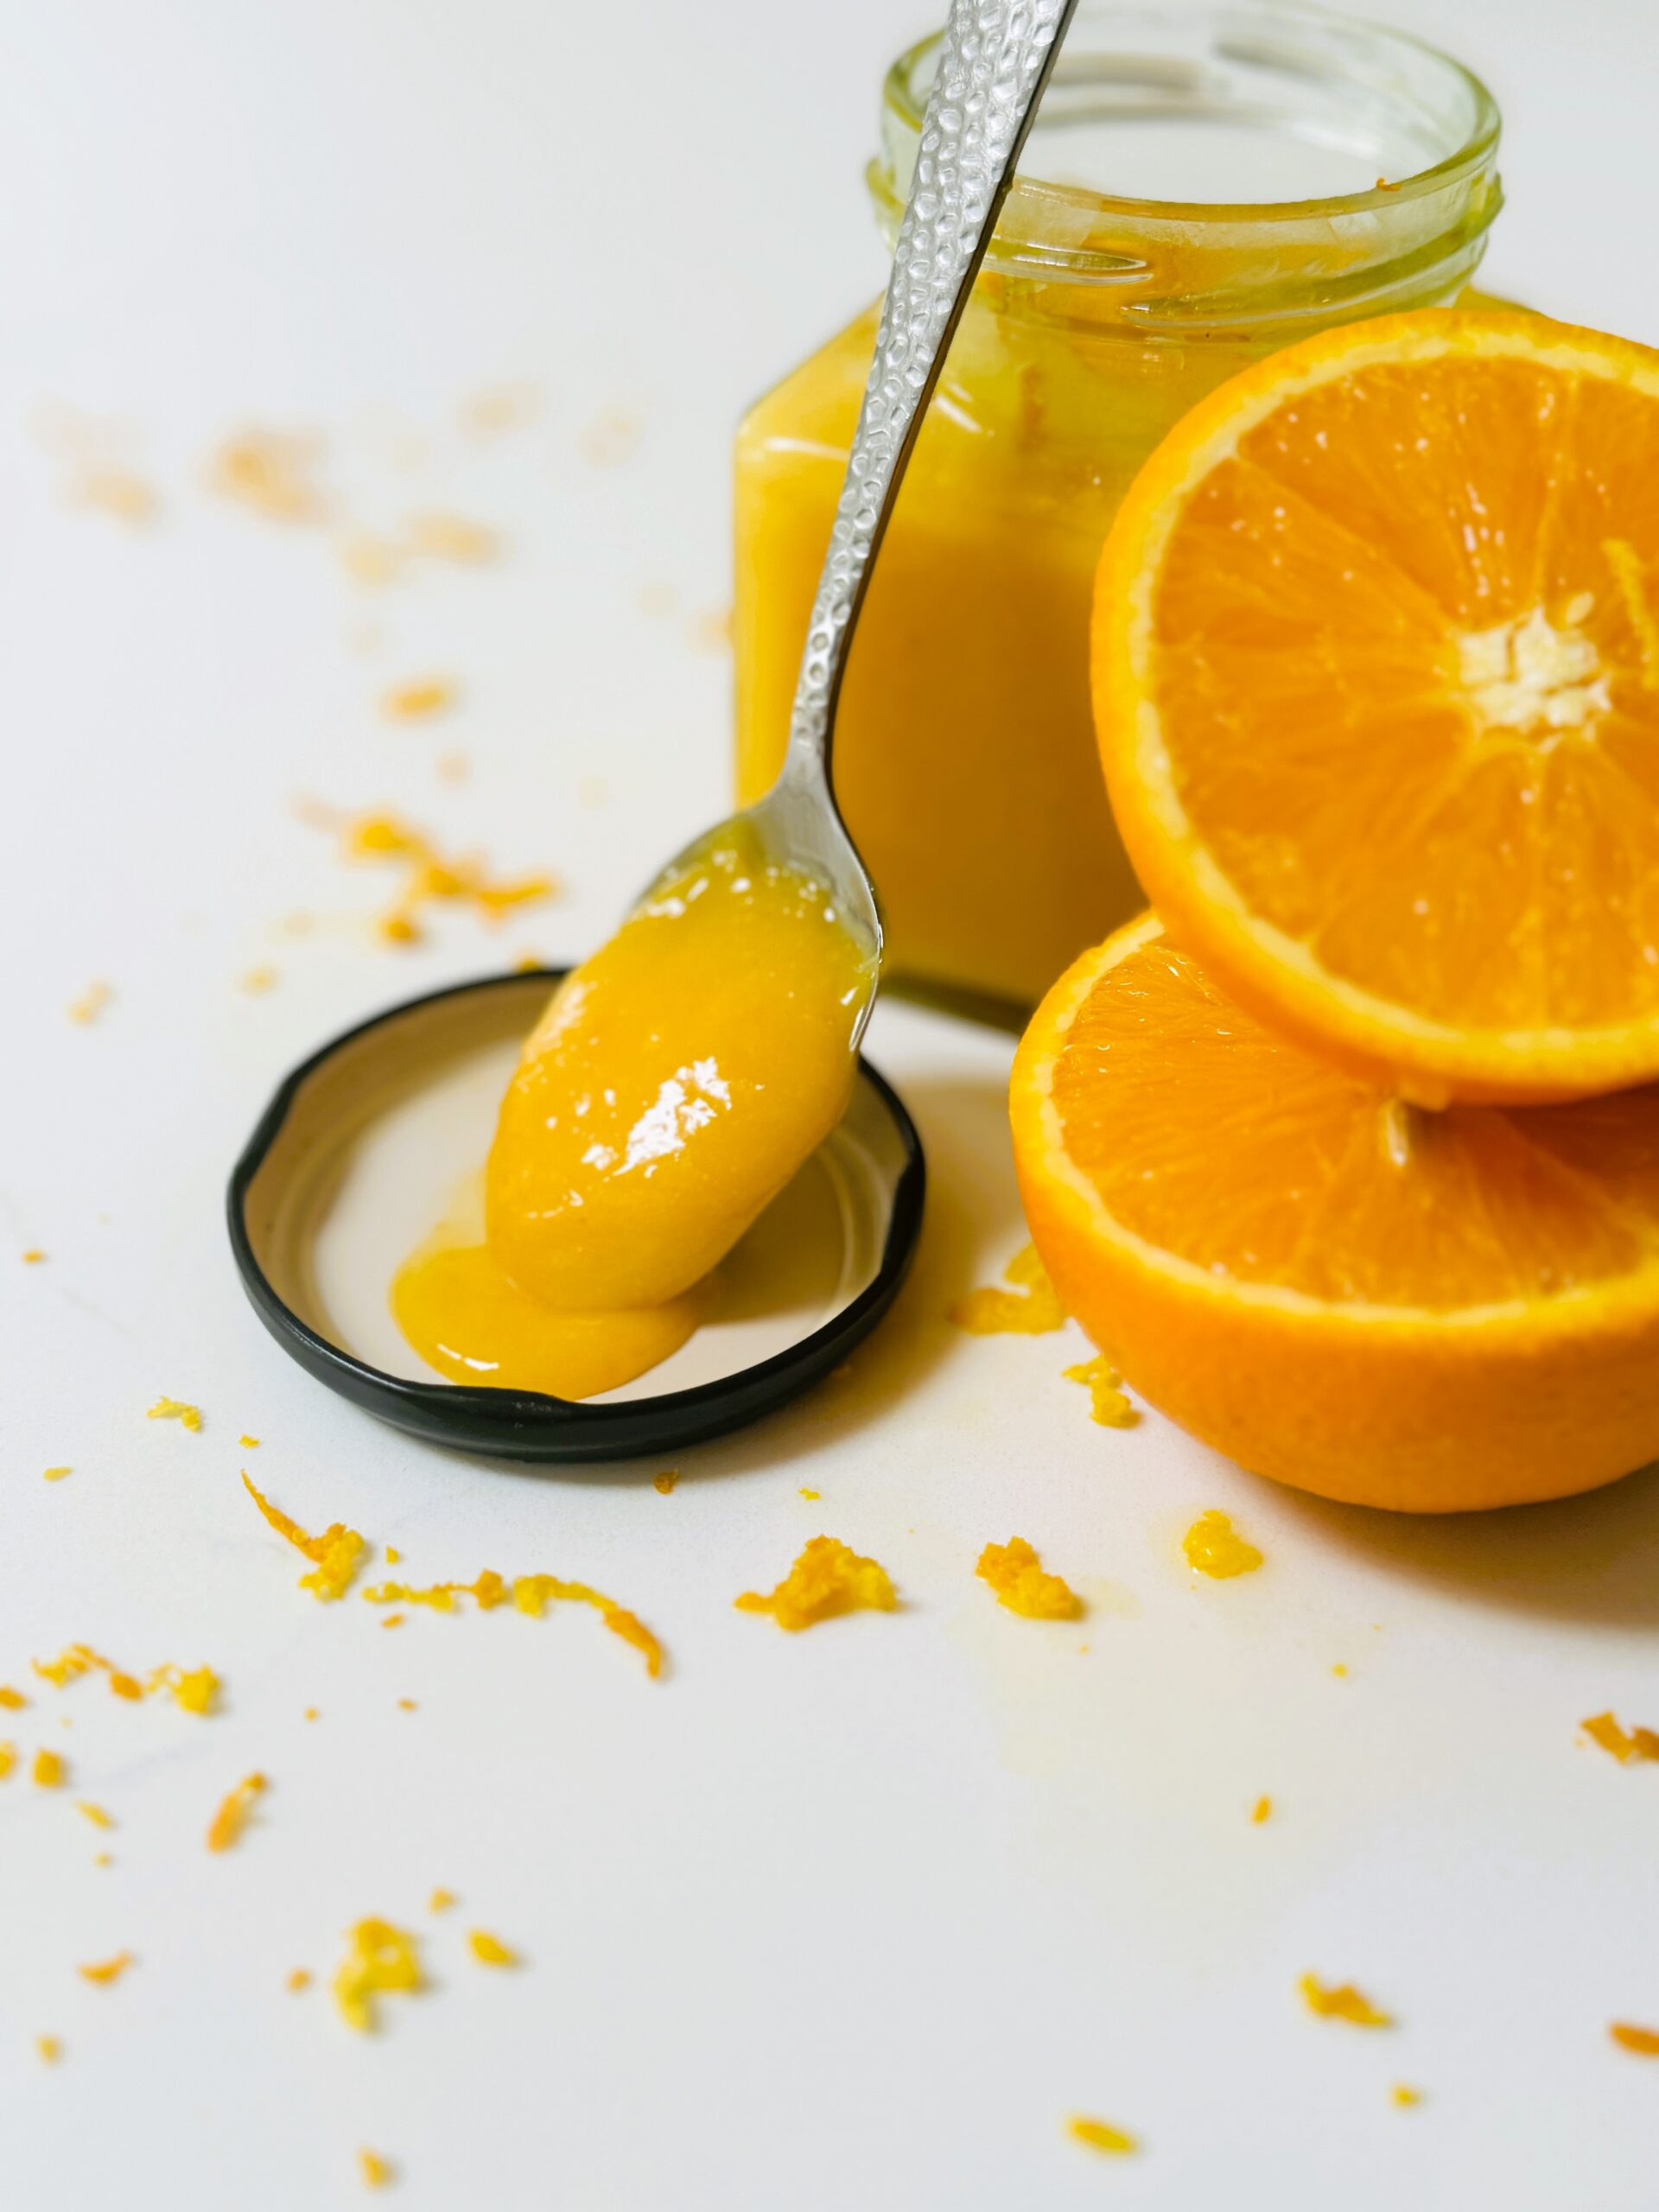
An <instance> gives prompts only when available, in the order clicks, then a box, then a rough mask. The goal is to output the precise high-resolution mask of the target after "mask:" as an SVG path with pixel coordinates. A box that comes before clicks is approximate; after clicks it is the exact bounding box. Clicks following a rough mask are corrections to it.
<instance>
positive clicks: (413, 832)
mask: <svg viewBox="0 0 1659 2212" xmlns="http://www.w3.org/2000/svg"><path fill="white" fill-rule="evenodd" d="M315 818H316V819H318V820H320V821H322V822H324V823H327V825H328V826H329V827H332V828H337V829H339V830H340V851H341V855H342V857H343V858H344V859H346V860H347V861H396V862H397V863H398V864H399V865H400V866H401V867H402V868H403V870H404V882H403V887H402V888H401V890H400V891H399V893H398V894H397V898H396V899H394V900H393V901H392V904H391V906H390V907H388V908H387V910H386V912H385V913H383V914H382V915H381V916H380V918H379V919H378V922H377V924H376V925H375V926H376V929H377V931H378V934H379V935H380V936H381V937H382V938H385V940H386V942H387V943H388V944H415V943H416V942H417V941H418V939H419V938H420V935H421V924H420V913H421V909H422V908H423V906H426V905H428V904H429V902H432V901H435V900H443V899H466V900H469V901H470V902H471V904H472V905H473V906H474V907H475V908H476V909H477V911H478V912H479V913H480V914H481V915H482V917H483V918H484V919H485V920H486V921H487V922H499V921H503V920H505V918H506V917H507V915H508V914H510V913H512V912H513V911H514V910H515V909H516V908H518V907H519V906H529V905H530V904H531V903H532V902H533V901H535V900H537V899H553V898H556V897H557V896H558V893H559V890H560V884H559V880H558V878H557V877H556V876H554V875H550V874H545V873H540V874H533V875H523V876H511V877H505V878H502V879H499V880H492V879H491V878H490V876H489V874H487V872H486V868H485V865H484V862H483V861H482V860H481V859H480V858H479V857H478V856H477V855H470V856H468V857H467V858H465V859H461V860H455V861H448V860H445V859H444V858H443V856H442V854H440V853H439V852H438V851H437V849H436V848H435V846H433V845H432V844H431V843H430V842H429V841H428V839H427V838H426V837H425V836H424V835H423V833H422V832H421V831H420V830H418V829H414V828H412V827H411V826H410V824H409V823H405V822H403V821H400V820H399V819H398V818H397V816H396V815H391V814H362V815H358V816H356V817H351V818H348V819H347V820H346V821H345V822H344V823H340V821H339V819H338V817H334V816H332V815H329V814H327V812H326V811H324V812H322V813H321V814H318V815H316V816H315Z"/></svg>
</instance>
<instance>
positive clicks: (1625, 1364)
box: [1011, 916, 1659, 1511]
mask: <svg viewBox="0 0 1659 2212" xmlns="http://www.w3.org/2000/svg"><path fill="white" fill-rule="evenodd" d="M1011 1103H1012V1112H1013V1122H1014V1157H1015V1162H1016V1165H1017V1167H1018V1170H1019V1174H1020V1189H1021V1193H1022V1196H1023V1198H1024V1200H1025V1206H1026V1213H1027V1219H1028V1221H1029V1223H1030V1225H1031V1230H1032V1234H1033V1237H1034V1238H1035V1240H1036V1243H1037V1248H1038V1250H1039V1252H1040V1253H1041V1255H1042V1257H1043V1262H1044V1265H1045V1266H1046V1268H1047V1270H1048V1272H1049V1274H1050V1275H1051V1276H1052V1280H1053V1281H1054V1284H1055V1287H1056V1288H1057V1289H1058V1293H1059V1294H1060V1297H1061V1298H1062V1300H1064V1302H1065V1306H1066V1308H1067V1310H1068V1311H1069V1312H1070V1313H1072V1314H1074V1315H1075V1316H1076V1317H1077V1319H1078V1320H1079V1321H1080V1322H1081V1323H1082V1324H1083V1325H1084V1328H1085V1329H1086V1330H1087V1331H1088V1332H1089V1334H1090V1337H1092V1338H1094V1340H1095V1342H1096V1344H1099V1345H1100V1346H1101V1348H1102V1350H1103V1351H1105V1352H1106V1353H1107V1355H1108V1356H1109V1358H1110V1359H1111V1360H1112V1361H1113V1362H1114V1363H1115V1364H1116V1366H1117V1367H1119V1368H1120V1369H1121V1370H1122V1374H1123V1375H1124V1376H1125V1377H1126V1379H1127V1380H1128V1382H1129V1383H1131V1384H1132V1385H1133V1387H1134V1388H1135V1389H1136V1390H1137V1391H1139V1392H1141V1393H1142V1394H1143V1395H1145V1396H1146V1397H1147V1398H1148V1399H1149V1400H1150V1401H1151V1402H1152V1403H1153V1404H1154V1405H1155V1406H1158V1407H1160V1408H1161V1409H1162V1410H1163V1411H1164V1412H1166V1413H1167V1414H1170V1415H1171V1416H1172V1417H1173V1419H1174V1420H1176V1421H1179V1423H1180V1424H1181V1425H1182V1426H1183V1427H1185V1428H1187V1429H1190V1430H1191V1431H1192V1433H1194V1434H1195V1435H1197V1436H1198V1437H1200V1438H1202V1439H1203V1440H1205V1442H1206V1443H1209V1444H1211V1445H1212V1446H1215V1447H1216V1448H1217V1450H1219V1451H1222V1452H1226V1453H1227V1454H1228V1455H1229V1456H1230V1457H1231V1458H1233V1459H1237V1460H1239V1461H1241V1462H1242V1463H1243V1465H1245V1466H1247V1467H1249V1468H1250V1469H1251V1470H1252V1471H1255V1472H1257V1473H1260V1474H1266V1475H1271V1476H1274V1477H1275V1478H1277V1479H1279V1480H1280V1481H1283V1482H1287V1483H1292V1484H1297V1485H1299V1486H1300V1487H1301V1488H1303V1489H1306V1490H1312V1491H1319V1492H1320V1493H1322V1494H1323V1495H1324V1496H1326V1497H1338V1498H1345V1499H1349V1500H1351V1501H1354V1502H1356V1503H1363V1504H1370V1505H1381V1506H1392V1507H1397V1508H1404V1509H1409V1510H1419V1511H1450V1510H1462V1509H1467V1508H1471V1507H1478V1506H1490V1505H1503V1504H1512V1503H1519V1502H1521V1501H1522V1500H1525V1499H1530V1498H1542V1497H1564V1496H1567V1495H1568V1494H1569V1493H1571V1492H1573V1491H1581V1490H1588V1489H1592V1488H1593V1487H1594V1486H1595V1485H1596V1484H1599V1483H1605V1482H1609V1481H1611V1480H1612V1479H1613V1478H1615V1477H1617V1476H1618V1475H1622V1474H1624V1473H1627V1472H1629V1471H1630V1470H1631V1469H1632V1468H1635V1467H1638V1466H1641V1465H1644V1464H1645V1463H1646V1462H1647V1461H1648V1460H1649V1459H1653V1458H1655V1457H1656V1455H1659V1087H1649V1088H1648V1089H1644V1090H1632V1091H1624V1092H1620V1093H1618V1094H1616V1095H1614V1096H1610V1097H1606V1098H1601V1099H1596V1100H1589V1101H1584V1102H1580V1103H1575V1104H1563V1105H1555V1106H1547V1107H1534V1108H1529V1109H1509V1110H1498V1109H1493V1108H1490V1107H1473V1106H1471V1107H1456V1108H1452V1109H1449V1110H1448V1111H1446V1113H1443V1114H1430V1113H1426V1112H1424V1111H1422V1110H1421V1109H1418V1108H1414V1107H1409V1106H1407V1105H1405V1104H1404V1103H1402V1102H1401V1101H1400V1100H1399V1099H1397V1098H1392V1097H1389V1096H1387V1095H1386V1094H1384V1093H1383V1092H1381V1091H1378V1090H1375V1089H1373V1088H1371V1087H1370V1086H1368V1085H1367V1084H1363V1083H1362V1082H1359V1081H1357V1080H1356V1079H1355V1078H1353V1077H1351V1076H1349V1075H1346V1074H1344V1073H1343V1072H1342V1071H1340V1070H1338V1069H1336V1068H1333V1067H1332V1066H1330V1065H1327V1064H1326V1063H1325V1062H1324V1061H1323V1060H1320V1059H1317V1058H1314V1057H1313V1056H1312V1055H1311V1054H1309V1053H1307V1052H1304V1051H1302V1050H1301V1049H1300V1046H1296V1045H1294V1044H1292V1043H1290V1042H1288V1041H1287V1040H1285V1039H1282V1038H1281V1037H1279V1036H1278V1035H1276V1034H1275V1033H1274V1032H1272V1031H1270V1030H1268V1028H1266V1027H1263V1025H1262V1024H1261V1023H1260V1022H1258V1021H1257V1020H1255V1018H1254V1017H1253V1016H1252V1015H1250V1014H1247V1013H1245V1012H1244V1011H1243V1009H1242V1008H1241V1007H1239V1006H1237V1005H1236V1003H1235V1002H1234V1001H1232V1000H1231V999H1230V998H1229V997H1228V996H1227V995H1225V994H1224V992H1223V991H1222V990H1221V989H1220V988H1218V987H1217V985H1216V984H1214V983H1212V982H1210V981H1208V980H1207V979H1206V977H1205V974H1204V973H1203V972H1202V971H1201V970H1200V969H1199V968H1198V965H1197V963H1195V962H1194V961H1193V960H1192V959H1191V958H1190V957H1187V956H1186V955H1185V953H1184V952H1182V951H1180V950H1177V949H1176V948H1175V947H1174V946H1173V944H1171V943H1170V942H1169V940H1168V939H1167V938H1166V936H1165V933H1164V930H1163V925H1162V924H1161V923H1160V921H1158V920H1157V919H1156V918H1154V917H1152V916H1147V917H1146V918H1143V919H1142V920H1141V921H1139V922H1135V923H1131V924H1130V925H1128V928H1126V929H1123V930H1121V931H1118V933H1117V934H1116V936H1115V937H1113V938H1109V940H1108V942H1107V943H1106V944H1104V945H1103V946H1100V947H1099V948H1097V949H1096V950H1094V951H1092V952H1090V953H1085V954H1084V957H1083V958H1082V959H1080V960H1079V961H1077V963H1076V964H1075V965H1074V966H1073V967H1072V968H1071V969H1070V970H1069V971H1068V972H1067V974H1066V975H1065V976H1063V977H1062V978H1061V980H1060V981H1059V982H1058V983H1057V984H1056V985H1055V987H1054V988H1053V989H1052V991H1051V992H1050V994H1049V995H1048V997H1047V999H1046V1001H1044V1003H1043V1005H1042V1007H1040V1008H1039V1011H1038V1013H1037V1014H1036V1016H1035V1018H1034V1020H1033V1022H1032V1025H1031V1027H1030V1028H1029V1030H1028V1031H1027V1033H1026V1036H1025V1039H1024V1040H1023V1041H1022V1043H1021V1045H1020V1051H1019V1053H1018V1055H1017V1057H1016V1059H1015V1062H1014V1081H1013V1089H1012V1100H1011Z"/></svg>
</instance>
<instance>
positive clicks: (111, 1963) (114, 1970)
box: [75, 1951, 137, 1989]
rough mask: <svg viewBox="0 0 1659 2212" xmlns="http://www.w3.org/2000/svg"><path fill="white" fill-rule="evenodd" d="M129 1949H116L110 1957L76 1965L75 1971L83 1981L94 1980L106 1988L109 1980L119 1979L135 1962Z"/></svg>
mask: <svg viewBox="0 0 1659 2212" xmlns="http://www.w3.org/2000/svg"><path fill="white" fill-rule="evenodd" d="M136 1963H137V1961H135V1960H134V1958H133V1955H132V1953H131V1952H130V1951H118V1952H117V1953H116V1955H115V1956H114V1957H113V1958H112V1959H102V1960H99V1961H98V1962H97V1963H95V1964H94V1965H92V1966H88V1967H76V1968H75V1972H76V1973H77V1974H79V1976H80V1978H81V1980H83V1981H91V1982H96V1983H97V1984H98V1986H99V1987H100V1988H103V1989H107V1988H108V1987H109V1986H110V1984H111V1982H114V1981H119V1980H120V1979H121V1977H122V1975H123V1974H125V1972H126V1970H127V1968H128V1967H130V1966H132V1965H134V1964H136Z"/></svg>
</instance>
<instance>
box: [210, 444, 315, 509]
mask: <svg viewBox="0 0 1659 2212" xmlns="http://www.w3.org/2000/svg"><path fill="white" fill-rule="evenodd" d="M320 451H321V443H320V441H319V440H318V439H316V438H315V437H313V436H309V435H305V434H303V433H296V432H293V431H285V430H245V431H244V432H243V433H242V435H240V436H239V437H235V438H231V439H229V440H227V442H226V443H225V444H224V445H222V446H221V447H220V448H219V451H218V453H217V454H215V455H214V456H213V465H212V467H211V468H210V470H209V472H208V482H209V484H210V485H211V486H212V487H213V490H214V491H215V492H219V493H222V494H223V495H224V497H225V498H226V499H235V500H237V501H238V502H239V503H240V504H241V505H243V506H245V507H251V508H252V510H253V512H255V513H256V514H260V515H264V516H265V517H266V518H267V519H268V520H270V521H271V522H290V523H315V522H321V520H322V518H323V517H324V515H325V514H326V513H327V501H326V500H325V499H324V498H323V495H322V493H321V492H320V491H319V490H318V488H317V486H315V484H314V483H313V482H312V480H311V472H312V470H313V469H314V468H315V466H316V463H317V461H318V458H319V454H320Z"/></svg>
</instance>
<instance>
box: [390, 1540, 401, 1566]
mask: <svg viewBox="0 0 1659 2212" xmlns="http://www.w3.org/2000/svg"><path fill="white" fill-rule="evenodd" d="M402 1558H403V1554H402V1552H400V1551H399V1550H398V1548H397V1545H396V1544H388V1545H387V1546H386V1565H387V1566H388V1567H396V1566H397V1563H398V1561H399V1560H401V1559H402Z"/></svg>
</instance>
